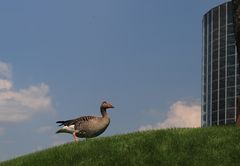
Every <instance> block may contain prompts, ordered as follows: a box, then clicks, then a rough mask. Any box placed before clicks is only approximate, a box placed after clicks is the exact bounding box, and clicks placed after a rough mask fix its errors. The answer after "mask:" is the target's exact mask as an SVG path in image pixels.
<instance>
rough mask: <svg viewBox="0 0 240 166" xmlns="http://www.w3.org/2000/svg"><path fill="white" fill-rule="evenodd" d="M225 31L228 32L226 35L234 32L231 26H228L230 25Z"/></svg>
mask: <svg viewBox="0 0 240 166" xmlns="http://www.w3.org/2000/svg"><path fill="white" fill-rule="evenodd" d="M227 31H228V33H227V34H232V33H234V31H233V25H232V24H230V25H228V26H227Z"/></svg>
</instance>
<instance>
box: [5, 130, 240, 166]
mask: <svg viewBox="0 0 240 166" xmlns="http://www.w3.org/2000/svg"><path fill="white" fill-rule="evenodd" d="M10 165H14V166H35V165H36V166H37V165H48V166H50V165H51V166H59V165H61V166H64V165H71V166H77V165H94V166H96V165H124V166H129V165H163V166H168V165H182V166H188V165H190V166H195V165H203V166H206V165H210V166H214V165H216V166H220V165H226V166H231V165H236V166H237V165H240V128H237V127H233V126H225V127H208V128H196V129H165V130H154V131H146V132H136V133H131V134H126V135H117V136H112V137H105V138H95V139H90V140H87V141H82V142H78V143H75V142H73V143H69V144H64V145H61V146H58V147H54V148H50V149H47V150H44V151H40V152H36V153H32V154H29V155H25V156H22V157H18V158H16V159H13V160H9V161H5V162H2V163H0V166H10Z"/></svg>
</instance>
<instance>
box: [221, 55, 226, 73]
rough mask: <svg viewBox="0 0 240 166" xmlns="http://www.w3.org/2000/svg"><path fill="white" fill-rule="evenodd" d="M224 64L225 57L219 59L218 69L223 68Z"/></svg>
mask: <svg viewBox="0 0 240 166" xmlns="http://www.w3.org/2000/svg"><path fill="white" fill-rule="evenodd" d="M225 62H226V58H225V57H222V58H220V68H223V67H225ZM224 71H225V68H224Z"/></svg>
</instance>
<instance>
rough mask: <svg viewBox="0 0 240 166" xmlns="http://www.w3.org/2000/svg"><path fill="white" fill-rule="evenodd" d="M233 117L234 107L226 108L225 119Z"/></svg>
mask: <svg viewBox="0 0 240 166" xmlns="http://www.w3.org/2000/svg"><path fill="white" fill-rule="evenodd" d="M231 118H235V110H234V108H229V109H227V119H231Z"/></svg>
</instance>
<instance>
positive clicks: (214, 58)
mask: <svg viewBox="0 0 240 166" xmlns="http://www.w3.org/2000/svg"><path fill="white" fill-rule="evenodd" d="M214 43H216V42H213V44H214ZM217 60H218V48H217V49H215V50H214V51H213V61H217Z"/></svg>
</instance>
